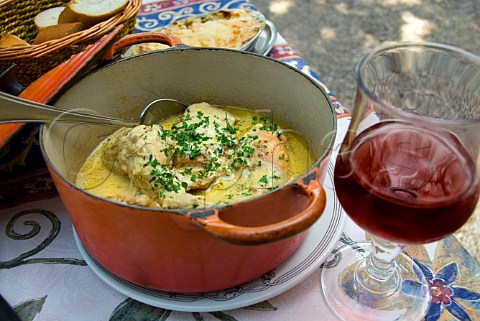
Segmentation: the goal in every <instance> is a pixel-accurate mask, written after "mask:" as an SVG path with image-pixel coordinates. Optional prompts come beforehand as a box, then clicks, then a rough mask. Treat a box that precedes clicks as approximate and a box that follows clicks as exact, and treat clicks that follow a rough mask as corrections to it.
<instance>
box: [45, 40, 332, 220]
mask: <svg viewBox="0 0 480 321" xmlns="http://www.w3.org/2000/svg"><path fill="white" fill-rule="evenodd" d="M177 51H219V52H221V51H224V52H229V54H238V55H247V56H254V57H256V59H263V60H266V61H269V62H273V63H276V64H278V65H280V66H282V67H285V68H287V69H289V70H291V71H293V72H295V73H296V74H298V75H300V76H301V77H303V78H305V79H307V80H308V81H309V82H310V83H311V84H312V85H314V86H315V87H316V88H317V89H319V90H320V92H321V93H322V95H323V96H324V97H325V99H326V101H327V103H328V106H329V108H330V111H331V113H332V118H331V120H332V122H333V124H332V130H331V134H329V140H328V144H326V146H325V150H324V152H323V153H322V155H320V156H319V157H316V160H315V161H314V162H313V164H312V165H311V166H309V167H308V168H307V169H306V170H304V171H303V172H302V173H301V174H299V175H298V176H296V177H294V178H292V179H290V180H289V181H288V182H287V183H285V184H283V185H281V186H279V187H277V188H276V189H274V190H271V191H268V192H266V193H264V194H261V195H257V196H254V197H249V198H247V199H244V200H240V201H236V202H232V203H229V204H221V205H216V206H210V207H198V208H185V209H168V208H150V207H144V206H139V205H133V204H127V203H123V202H119V201H115V200H111V199H108V198H105V197H101V196H98V195H96V194H93V193H90V192H89V191H87V190H85V189H82V188H80V187H79V186H78V185H77V184H75V183H74V182H72V181H71V180H70V179H68V178H66V177H65V176H64V175H63V174H61V173H60V172H59V171H58V169H57V168H56V167H55V166H54V165H53V164H52V162H51V161H50V158H49V157H48V153H47V151H46V150H45V147H44V138H43V134H44V126H46V125H48V124H41V125H40V131H39V138H40V139H39V143H40V150H41V152H42V155H43V158H44V160H45V162H46V163H47V165H48V166H49V167H50V169H51V170H53V171H54V172H55V174H56V175H57V176H58V177H59V178H61V179H62V180H63V181H65V182H66V183H67V184H68V185H70V187H73V188H74V189H76V190H79V191H80V192H82V193H85V194H87V195H88V196H90V197H93V198H95V199H96V200H98V201H105V202H108V203H112V204H115V205H117V206H122V207H127V208H134V209H141V210H146V211H152V212H168V213H175V214H180V215H185V214H187V213H194V212H201V211H206V210H210V209H218V210H221V209H223V208H228V207H230V206H232V205H236V204H242V203H246V202H250V201H253V200H257V199H260V198H263V197H266V196H267V195H270V194H274V193H276V192H279V191H280V190H281V189H284V188H289V187H291V186H292V185H294V184H296V182H297V181H299V180H302V179H304V178H305V176H306V175H308V174H309V173H310V172H312V171H313V170H314V169H315V168H316V167H318V166H319V165H320V162H321V161H322V160H324V159H325V157H326V156H328V154H329V153H331V150H332V148H333V144H334V142H335V138H336V134H337V130H338V128H337V126H338V125H337V117H336V114H335V108H334V106H333V103H332V101H331V99H330V96H329V95H328V93H327V92H326V90H325V87H324V86H322V84H320V83H319V82H318V81H317V80H316V79H314V78H313V77H311V76H309V75H307V74H305V73H303V72H301V71H300V70H298V69H296V68H295V67H293V66H291V65H289V64H287V63H285V62H283V61H279V60H276V59H273V58H270V57H266V56H263V55H259V54H256V53H252V52H245V51H240V50H236V49H228V48H213V47H212V48H205V47H190V46H186V45H178V46H175V47H171V48H166V49H163V50H160V51H150V52H144V53H140V54H138V55H135V56H130V57H125V58H120V59H115V60H114V61H111V62H109V63H107V64H104V65H102V66H100V67H98V68H96V69H95V70H93V71H92V72H90V73H88V74H86V75H85V76H83V77H81V78H80V79H79V80H78V81H77V82H76V83H75V84H73V85H72V86H70V87H69V88H66V89H65V91H62V93H61V94H60V95H58V96H56V97H55V101H56V100H58V98H60V97H61V96H62V95H63V94H65V93H66V92H67V91H68V90H69V89H70V88H71V87H73V86H75V85H76V84H78V83H79V82H81V81H82V80H83V79H84V78H88V77H89V76H91V75H93V74H96V73H97V72H99V71H101V70H103V69H105V68H108V67H109V66H112V65H114V64H117V63H123V62H124V61H128V60H131V59H136V58H137V57H140V56H146V55H158V54H163V53H164V52H165V53H166V52H177ZM55 101H54V102H53V103H55ZM232 107H234V106H232ZM50 126H55V124H50Z"/></svg>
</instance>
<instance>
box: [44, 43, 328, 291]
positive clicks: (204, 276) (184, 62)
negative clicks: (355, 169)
mask: <svg viewBox="0 0 480 321" xmlns="http://www.w3.org/2000/svg"><path fill="white" fill-rule="evenodd" d="M142 37H143V38H145V37H146V38H148V35H142V34H140V35H139V34H137V35H131V36H127V38H123V39H121V40H120V41H119V42H117V43H116V44H115V45H114V46H112V47H111V50H110V53H109V54H110V55H111V54H112V53H113V52H115V51H116V50H117V49H119V48H121V47H123V46H126V45H129V44H132V43H134V42H139V41H143V40H145V39H143V40H142V39H141V38H142ZM162 39H163V38H162ZM162 41H164V40H162ZM166 42H167V43H169V44H171V45H173V46H174V47H172V48H170V49H167V50H163V51H158V52H150V53H146V54H142V55H138V56H135V57H130V58H126V59H120V60H117V61H114V62H113V63H111V64H108V65H107V66H104V67H102V68H99V69H98V70H96V71H94V72H92V73H90V74H89V75H87V76H85V77H84V78H83V79H81V80H80V81H79V82H77V83H76V84H75V85H74V86H73V87H71V88H70V89H68V90H67V91H66V92H65V93H64V94H62V95H61V96H60V97H59V98H58V99H57V101H56V103H55V105H56V106H58V107H63V108H67V109H75V110H80V111H89V112H92V111H94V112H96V113H98V114H101V115H106V116H112V117H123V118H135V117H137V116H138V115H139V113H140V111H141V110H142V109H143V108H144V106H146V105H147V104H148V103H149V102H151V101H153V100H155V99H158V98H175V99H178V100H180V101H183V102H185V103H196V102H202V101H206V102H209V103H211V104H214V105H221V106H222V105H223V106H235V107H240V108H247V109H253V110H263V111H265V110H268V111H270V113H271V115H273V117H274V118H275V119H281V120H282V121H283V122H285V123H286V124H287V126H288V128H290V129H293V130H296V131H298V132H300V134H301V135H302V136H303V137H304V138H305V139H306V142H307V145H308V148H309V149H310V150H311V151H312V152H313V154H314V155H315V159H316V161H315V163H314V164H313V165H311V166H310V167H309V168H308V170H306V171H305V172H304V173H303V174H302V175H301V176H299V177H297V178H296V179H294V180H292V181H290V182H288V183H287V184H285V185H284V186H281V187H280V188H278V189H277V190H274V191H271V192H268V193H267V194H264V195H262V196H260V197H256V198H252V199H249V200H246V201H242V202H238V203H234V204H230V205H225V206H218V207H214V208H203V209H194V210H193V209H188V210H168V209H149V208H142V207H138V206H133V205H126V204H122V203H118V202H114V201H111V200H107V199H104V198H101V197H98V196H95V195H93V194H91V193H89V191H88V190H82V189H80V188H78V187H77V186H76V185H75V184H74V182H75V179H76V175H77V173H78V171H79V169H80V167H81V166H82V164H83V163H84V162H85V160H86V158H87V157H88V156H89V154H90V153H91V152H92V150H93V149H94V148H95V147H96V146H97V145H98V144H99V143H100V142H101V141H102V140H103V139H105V138H106V137H107V136H108V135H109V134H111V133H112V132H113V131H115V130H116V129H118V128H115V127H112V126H101V125H87V124H68V123H61V122H55V123H52V124H48V125H44V126H43V127H42V131H41V148H42V152H43V155H44V157H45V160H46V162H47V166H48V169H49V171H50V173H51V175H52V178H53V180H54V183H55V185H56V187H57V190H58V192H59V194H60V197H61V199H62V201H63V203H64V205H65V208H66V210H67V212H68V214H69V216H70V218H71V221H72V224H73V226H74V228H75V231H76V233H77V235H78V238H79V240H80V241H81V243H82V244H83V246H84V247H85V249H86V251H87V252H88V254H89V255H90V256H91V257H92V258H93V259H94V260H95V261H96V262H97V263H98V264H99V265H100V266H101V267H103V268H104V269H105V270H107V271H108V272H109V273H111V274H113V275H115V276H116V277H118V278H121V279H123V280H125V281H127V282H131V283H133V284H135V285H139V286H141V287H145V288H149V289H155V290H161V291H166V292H181V293H190V292H206V291H215V290H220V289H225V288H229V287H232V286H235V285H239V284H242V283H245V282H248V281H251V280H253V279H255V278H257V277H259V276H260V275H262V274H264V273H266V272H268V271H270V270H271V269H273V268H275V267H276V266H278V265H279V264H280V263H282V262H283V261H284V260H285V259H287V258H288V257H289V256H290V255H291V254H292V253H293V252H294V251H295V250H296V249H297V247H298V246H299V245H300V243H301V242H302V241H303V239H304V238H305V236H306V233H307V232H308V228H309V227H310V226H311V225H312V224H313V223H315V221H316V220H317V219H318V218H319V217H320V215H321V214H322V212H323V210H324V207H325V193H324V191H323V188H322V186H321V183H322V182H323V179H324V176H325V172H326V166H327V163H328V161H329V158H330V154H331V148H332V144H333V141H334V139H335V134H336V117H335V113H334V109H333V106H332V103H331V101H330V100H329V98H328V95H327V94H326V92H325V91H324V89H323V88H322V87H321V86H320V85H319V84H318V83H317V82H316V81H315V80H313V79H311V78H310V77H308V76H306V75H305V74H303V73H301V72H299V71H298V70H296V69H295V68H293V67H291V66H289V65H287V64H285V63H282V62H279V61H275V60H273V59H270V58H267V57H263V56H259V55H256V54H251V53H245V52H240V51H235V50H227V49H210V48H188V47H185V46H182V45H179V44H177V43H176V42H175V41H170V40H168V37H167V41H166ZM319 237H321V236H319Z"/></svg>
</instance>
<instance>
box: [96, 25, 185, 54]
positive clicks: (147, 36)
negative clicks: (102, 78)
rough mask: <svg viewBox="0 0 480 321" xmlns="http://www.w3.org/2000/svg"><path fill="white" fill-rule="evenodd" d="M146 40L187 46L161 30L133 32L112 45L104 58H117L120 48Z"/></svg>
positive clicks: (174, 45) (168, 44)
mask: <svg viewBox="0 0 480 321" xmlns="http://www.w3.org/2000/svg"><path fill="white" fill-rule="evenodd" d="M146 42H158V43H162V44H164V45H167V46H170V47H179V46H180V47H181V46H185V47H186V45H185V44H183V43H182V42H181V41H180V39H178V38H176V37H174V36H170V35H167V34H164V33H161V32H142V33H133V34H129V35H126V36H124V37H122V38H120V39H118V40H117V41H116V42H115V43H114V44H113V45H111V46H110V47H109V48H108V49H107V51H105V53H104V54H103V60H113V59H115V54H116V52H117V51H118V50H120V49H122V48H125V47H129V46H132V45H136V44H140V43H146Z"/></svg>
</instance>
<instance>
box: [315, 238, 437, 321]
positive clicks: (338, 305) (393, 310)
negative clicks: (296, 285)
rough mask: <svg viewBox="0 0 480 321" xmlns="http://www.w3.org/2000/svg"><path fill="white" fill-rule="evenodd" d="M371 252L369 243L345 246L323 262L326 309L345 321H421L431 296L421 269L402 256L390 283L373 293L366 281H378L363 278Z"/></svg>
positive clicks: (322, 275) (323, 289)
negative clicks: (327, 307) (383, 288)
mask: <svg viewBox="0 0 480 321" xmlns="http://www.w3.org/2000/svg"><path fill="white" fill-rule="evenodd" d="M371 249H372V245H371V243H370V242H362V243H357V244H354V245H352V246H350V245H346V246H343V247H341V248H340V249H339V250H338V251H337V252H335V253H334V254H332V255H331V256H330V257H329V258H328V259H327V261H326V263H324V267H323V269H322V273H321V279H320V281H321V288H322V294H323V298H324V300H325V302H326V303H327V305H328V306H329V308H330V309H331V310H332V311H333V312H334V313H335V314H336V315H337V317H338V318H339V319H340V320H345V321H356V320H362V321H368V320H372V321H383V320H385V321H387V320H389V321H390V320H395V321H401V320H405V321H407V320H408V321H414V320H422V319H423V317H424V316H425V314H426V313H427V310H428V308H429V306H430V300H431V296H430V290H429V286H428V283H427V281H426V279H425V277H424V276H423V274H422V273H421V272H420V271H421V270H420V268H419V267H418V266H417V264H416V263H415V262H414V261H413V260H412V259H411V258H410V257H408V256H407V255H405V254H403V253H402V254H400V255H398V256H397V258H396V262H397V269H396V272H395V273H393V274H392V277H391V280H388V282H390V283H391V284H390V285H388V286H386V288H385V290H378V289H379V287H377V288H376V289H377V291H372V290H371V289H368V284H367V285H366V282H374V283H375V282H377V281H378V280H376V278H375V277H373V278H370V279H367V280H366V281H365V278H364V275H362V274H364V273H365V271H364V270H365V269H364V267H365V260H366V259H367V257H368V255H369V254H370V253H371ZM415 271H416V272H415ZM392 284H394V286H393V289H392V286H391V285H392ZM365 285H366V286H365ZM380 289H381V287H380Z"/></svg>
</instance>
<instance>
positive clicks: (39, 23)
mask: <svg viewBox="0 0 480 321" xmlns="http://www.w3.org/2000/svg"><path fill="white" fill-rule="evenodd" d="M64 9H65V7H54V8H50V9H47V10H43V11H41V12H40V13H39V14H37V15H36V16H35V18H34V19H33V21H34V22H35V27H36V28H37V32H40V30H42V29H43V28H45V27H48V26H53V25H56V24H58V16H60V13H61V12H62V11H63V10H64Z"/></svg>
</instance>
